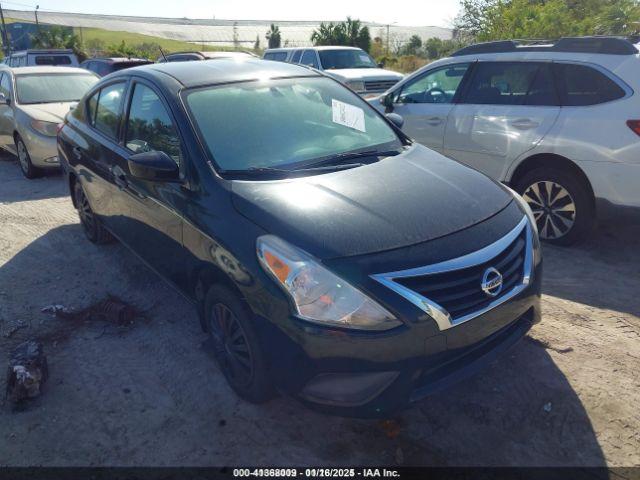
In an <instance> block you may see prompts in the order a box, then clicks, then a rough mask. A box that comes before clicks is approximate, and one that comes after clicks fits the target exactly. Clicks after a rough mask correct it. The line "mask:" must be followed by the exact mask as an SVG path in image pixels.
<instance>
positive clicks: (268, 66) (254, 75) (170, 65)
mask: <svg viewBox="0 0 640 480" xmlns="http://www.w3.org/2000/svg"><path fill="white" fill-rule="evenodd" d="M132 73H139V74H142V75H146V76H149V77H152V78H158V77H160V76H163V75H168V76H170V77H172V78H173V79H175V80H176V81H178V82H179V83H180V84H182V85H183V86H185V87H187V88H189V87H195V86H201V85H214V84H221V83H231V82H243V81H248V80H258V79H262V78H284V77H309V76H321V75H320V74H319V73H317V72H315V71H313V70H311V69H308V68H306V67H302V66H298V65H293V64H290V63H284V62H270V61H268V60H261V59H258V58H252V57H246V58H245V57H242V58H220V59H217V60H215V61H204V62H165V63H154V64H152V65H144V66H142V67H135V68H132V69H129V70H125V71H122V72H120V73H119V75H127V74H132ZM116 75H118V74H116Z"/></svg>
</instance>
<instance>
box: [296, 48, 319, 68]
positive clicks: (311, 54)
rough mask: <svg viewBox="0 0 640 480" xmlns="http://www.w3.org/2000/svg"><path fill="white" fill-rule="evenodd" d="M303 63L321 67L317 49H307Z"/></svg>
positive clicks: (303, 56)
mask: <svg viewBox="0 0 640 480" xmlns="http://www.w3.org/2000/svg"><path fill="white" fill-rule="evenodd" d="M300 64H301V65H307V66H308V67H313V68H319V65H318V57H317V56H316V52H315V50H305V52H304V54H303V55H302V59H301V60H300Z"/></svg>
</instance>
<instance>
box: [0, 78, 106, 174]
mask: <svg viewBox="0 0 640 480" xmlns="http://www.w3.org/2000/svg"><path fill="white" fill-rule="evenodd" d="M97 81H98V77H97V76H96V75H95V74H93V73H91V72H88V71H87V70H83V69H80V68H67V67H22V68H9V67H2V68H0V147H1V148H3V149H5V150H7V151H9V152H11V153H13V154H15V155H17V156H18V160H19V163H20V169H21V170H22V173H24V176H25V177H27V178H34V177H37V176H38V174H39V173H40V172H41V171H42V170H43V169H50V168H59V166H60V162H59V161H58V153H57V147H56V135H57V132H58V126H59V125H60V124H61V123H62V122H63V121H64V116H65V115H66V114H67V113H68V112H69V110H70V109H71V107H72V105H73V104H74V102H77V101H78V100H80V98H82V96H83V95H84V94H85V92H86V91H87V90H88V89H89V88H90V87H91V86H92V85H93V84H94V83H96V82H97Z"/></svg>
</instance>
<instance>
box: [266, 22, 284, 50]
mask: <svg viewBox="0 0 640 480" xmlns="http://www.w3.org/2000/svg"><path fill="white" fill-rule="evenodd" d="M266 37H267V42H268V44H269V48H280V42H281V37H280V27H278V26H277V25H274V24H273V23H272V24H271V27H270V28H269V31H267V35H266Z"/></svg>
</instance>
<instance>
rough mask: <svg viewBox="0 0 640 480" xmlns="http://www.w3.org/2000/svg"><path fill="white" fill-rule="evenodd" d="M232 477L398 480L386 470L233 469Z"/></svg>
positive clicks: (393, 471) (396, 474)
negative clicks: (383, 479) (387, 479)
mask: <svg viewBox="0 0 640 480" xmlns="http://www.w3.org/2000/svg"><path fill="white" fill-rule="evenodd" d="M233 476H234V477H236V478H240V477H257V478H269V477H277V478H282V477H290V478H296V477H302V478H358V477H361V478H398V477H400V474H399V472H398V471H397V470H392V469H387V468H305V469H297V468H234V469H233Z"/></svg>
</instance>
